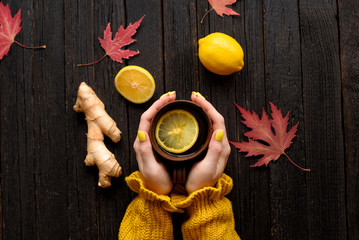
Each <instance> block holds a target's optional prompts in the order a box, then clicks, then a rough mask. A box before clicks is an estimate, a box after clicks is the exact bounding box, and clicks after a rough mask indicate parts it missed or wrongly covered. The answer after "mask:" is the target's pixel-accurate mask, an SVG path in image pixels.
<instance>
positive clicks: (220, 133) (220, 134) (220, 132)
mask: <svg viewBox="0 0 359 240" xmlns="http://www.w3.org/2000/svg"><path fill="white" fill-rule="evenodd" d="M223 135H224V130H222V129H221V130H217V132H216V136H214V139H216V141H218V142H221V141H222V139H223Z"/></svg>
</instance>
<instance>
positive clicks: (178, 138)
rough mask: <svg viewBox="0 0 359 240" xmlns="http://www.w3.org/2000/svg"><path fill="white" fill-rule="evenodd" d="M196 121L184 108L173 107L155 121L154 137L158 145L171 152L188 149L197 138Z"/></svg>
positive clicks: (180, 151) (181, 151) (197, 128)
mask: <svg viewBox="0 0 359 240" xmlns="http://www.w3.org/2000/svg"><path fill="white" fill-rule="evenodd" d="M198 132H199V127H198V122H197V120H196V118H195V117H194V116H193V115H192V114H191V113H189V112H188V111H186V110H182V109H175V110H171V111H168V112H167V113H165V114H163V115H162V116H161V117H160V119H159V120H158V122H157V125H156V129H155V138H156V140H157V143H158V145H160V146H161V147H162V148H163V149H165V150H166V151H168V152H171V153H183V152H185V151H187V150H189V149H190V148H191V147H192V146H193V145H194V144H195V142H196V141H197V138H198Z"/></svg>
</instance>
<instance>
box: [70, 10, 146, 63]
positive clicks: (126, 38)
mask: <svg viewBox="0 0 359 240" xmlns="http://www.w3.org/2000/svg"><path fill="white" fill-rule="evenodd" d="M144 17H145V16H143V17H142V18H140V19H139V20H138V21H137V22H135V23H134V24H131V23H130V24H129V25H128V26H127V28H126V29H125V28H124V27H123V26H120V27H119V29H118V30H117V33H116V34H115V37H114V39H112V31H111V27H110V23H108V24H107V27H106V30H105V31H104V34H103V39H102V38H98V39H99V41H100V44H101V47H102V48H103V49H104V50H105V52H106V54H105V55H104V56H103V57H101V58H100V59H99V60H97V61H95V62H92V63H87V64H78V65H77V66H89V65H93V64H95V63H98V62H99V61H101V60H102V59H104V58H105V57H106V56H109V57H110V58H111V59H112V60H113V61H116V62H120V63H122V59H123V58H125V59H129V58H130V57H133V56H135V55H136V54H139V53H140V52H139V51H132V50H129V49H122V47H124V46H126V45H129V44H131V43H133V42H135V41H136V39H134V38H132V36H133V35H134V34H135V33H136V30H137V28H138V27H139V26H140V23H141V22H142V19H143V18H144Z"/></svg>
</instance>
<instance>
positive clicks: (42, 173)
mask: <svg viewBox="0 0 359 240" xmlns="http://www.w3.org/2000/svg"><path fill="white" fill-rule="evenodd" d="M34 9H36V10H37V11H38V12H41V14H34V22H33V26H34V29H35V30H34V36H35V37H34V42H43V43H46V45H47V49H46V50H45V51H43V52H40V51H35V52H34V59H36V62H34V66H33V69H34V73H33V89H32V90H33V96H34V124H33V125H34V146H35V149H34V164H35V176H34V179H35V180H34V181H35V184H36V191H35V194H36V227H37V239H49V238H51V239H64V238H67V236H68V232H67V215H66V214H63V213H64V212H66V211H67V170H66V161H64V160H65V159H66V147H65V146H66V142H65V141H66V136H65V131H64V129H65V107H64V104H63V103H64V102H65V96H64V92H65V91H64V84H63V79H64V48H63V47H58V46H63V45H64V41H63V39H64V38H63V36H64V34H63V29H64V25H63V17H64V15H63V4H62V3H61V2H54V3H53V2H51V3H50V2H43V1H37V2H36V3H35V4H34Z"/></svg>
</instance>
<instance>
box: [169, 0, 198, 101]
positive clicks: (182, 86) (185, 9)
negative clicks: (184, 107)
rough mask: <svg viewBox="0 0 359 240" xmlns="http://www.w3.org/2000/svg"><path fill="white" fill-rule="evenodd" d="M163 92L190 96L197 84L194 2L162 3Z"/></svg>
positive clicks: (184, 96) (180, 97)
mask: <svg viewBox="0 0 359 240" xmlns="http://www.w3.org/2000/svg"><path fill="white" fill-rule="evenodd" d="M163 34H164V35H163V39H164V40H163V41H164V45H163V48H164V56H165V58H164V64H165V66H164V70H165V91H171V90H175V91H176V92H177V99H187V100H188V99H190V96H191V92H192V90H193V89H196V87H197V81H198V73H197V66H198V62H197V56H196V52H197V47H196V46H197V44H196V42H197V35H196V12H195V2H194V1H189V0H186V1H174V0H171V1H164V2H163Z"/></svg>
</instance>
